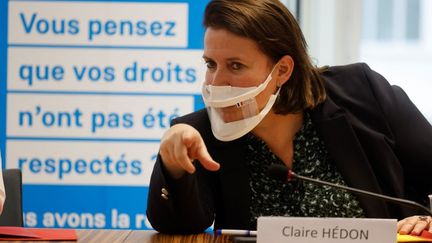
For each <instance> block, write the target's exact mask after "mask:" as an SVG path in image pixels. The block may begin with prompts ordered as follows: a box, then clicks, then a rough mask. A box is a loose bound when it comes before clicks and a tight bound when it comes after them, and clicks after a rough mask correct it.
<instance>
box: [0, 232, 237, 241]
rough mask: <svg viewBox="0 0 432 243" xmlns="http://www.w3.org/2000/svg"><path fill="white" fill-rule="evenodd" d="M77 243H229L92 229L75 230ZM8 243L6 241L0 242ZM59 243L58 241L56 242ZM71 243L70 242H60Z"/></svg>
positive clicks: (212, 238)
mask: <svg viewBox="0 0 432 243" xmlns="http://www.w3.org/2000/svg"><path fill="white" fill-rule="evenodd" d="M76 233H77V236H78V242H86V243H87V242H89V243H92V242H94V243H96V242H97V243H100V242H113V243H121V242H129V243H132V242H133V243H135V242H140V243H147V242H149V243H180V242H198V243H207V242H209V243H210V242H212V243H213V242H216V243H228V242H229V243H231V242H232V241H231V240H230V237H229V236H226V235H223V236H217V237H216V236H214V235H212V234H209V233H202V234H196V235H165V234H159V233H157V232H156V231H153V230H94V229H88V230H84V229H79V230H76ZM0 242H8V241H0ZM11 242H24V243H25V242H38V243H42V242H52V241H11ZM56 242H59V241H56ZM61 242H71V241H61Z"/></svg>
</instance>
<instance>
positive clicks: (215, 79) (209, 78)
mask: <svg viewBox="0 0 432 243" xmlns="http://www.w3.org/2000/svg"><path fill="white" fill-rule="evenodd" d="M206 84H209V85H214V86H225V85H230V83H229V81H228V77H227V75H226V74H225V72H224V71H223V70H222V69H217V70H215V71H213V72H210V71H209V70H207V73H206Z"/></svg>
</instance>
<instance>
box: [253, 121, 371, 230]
mask: <svg viewBox="0 0 432 243" xmlns="http://www.w3.org/2000/svg"><path fill="white" fill-rule="evenodd" d="M247 136H248V137H247V141H248V142H247V144H248V145H247V147H248V149H247V153H246V154H247V158H246V159H247V161H248V163H249V164H248V167H249V178H250V179H249V185H250V187H251V189H252V199H251V207H250V211H251V219H250V220H251V221H250V223H251V225H256V220H257V218H258V217H259V216H304V217H364V216H365V213H364V211H363V209H362V208H361V206H360V203H359V201H358V199H357V197H356V196H354V195H353V194H351V193H349V192H345V191H343V190H338V189H333V188H330V187H328V186H321V185H314V184H312V183H308V182H301V181H291V182H289V183H283V182H279V181H277V180H274V179H271V178H269V177H268V176H267V175H266V173H267V168H268V166H269V165H271V164H273V163H276V164H283V162H282V161H281V160H280V159H279V158H278V157H277V156H276V155H274V154H273V153H272V151H270V149H269V148H268V147H267V145H266V144H265V142H264V141H262V140H260V139H259V138H257V137H255V136H254V135H253V134H251V133H249V134H248V135H247ZM292 167H293V168H292V169H293V171H295V172H296V173H297V174H299V175H304V176H308V177H312V178H317V179H321V180H324V181H329V182H333V183H337V184H340V185H346V183H345V181H344V179H343V178H342V176H341V174H340V173H339V172H338V170H337V168H336V166H335V165H334V164H333V163H332V161H331V159H330V158H329V155H328V153H327V150H326V147H325V145H324V143H323V142H322V141H321V138H320V137H319V135H318V133H317V131H316V129H315V127H314V124H313V123H312V120H311V118H310V115H309V114H308V113H307V112H306V113H305V115H304V123H303V127H302V129H301V130H300V131H299V132H297V134H296V136H295V138H294V157H293V165H292Z"/></svg>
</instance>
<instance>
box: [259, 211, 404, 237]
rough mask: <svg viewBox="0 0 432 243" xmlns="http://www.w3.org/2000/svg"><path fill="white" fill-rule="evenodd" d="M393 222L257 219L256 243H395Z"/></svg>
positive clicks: (327, 219)
mask: <svg viewBox="0 0 432 243" xmlns="http://www.w3.org/2000/svg"><path fill="white" fill-rule="evenodd" d="M396 223H397V221H396V219H364V218H361V219H360V218H307V217H259V218H258V233H257V242H258V243H268V242H274V243H278V242H296V243H313V242H320V243H334V242H351V243H354V242H355V243H357V242H369V243H372V242H374V243H375V242H376V243H378V242H379V243H385V242H391V243H393V242H397V239H396V237H397V228H396Z"/></svg>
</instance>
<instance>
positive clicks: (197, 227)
mask: <svg viewBox="0 0 432 243" xmlns="http://www.w3.org/2000/svg"><path fill="white" fill-rule="evenodd" d="M175 123H178V121H177V120H174V121H173V124H175ZM173 124H172V125H173ZM194 164H195V167H196V171H195V173H194V174H187V173H186V174H185V175H184V176H183V177H182V178H180V179H173V178H171V177H170V175H169V174H168V172H167V171H166V169H165V168H164V165H163V161H162V158H161V156H160V155H158V157H157V161H156V163H155V165H154V168H153V172H152V175H151V179H150V186H149V193H148V201H147V217H148V219H149V221H150V223H151V224H152V226H153V228H154V229H155V230H157V231H159V232H161V233H168V234H174V233H177V234H190V233H200V232H203V231H204V230H205V229H207V228H208V227H209V226H210V225H211V224H212V223H213V220H214V211H215V210H214V200H213V187H212V186H211V185H212V183H213V182H212V181H211V180H212V177H213V176H214V175H213V174H214V172H209V171H207V170H205V169H204V168H203V167H202V166H201V165H200V163H199V162H197V161H195V163H194ZM212 173H213V174H212ZM162 194H164V195H162Z"/></svg>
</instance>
